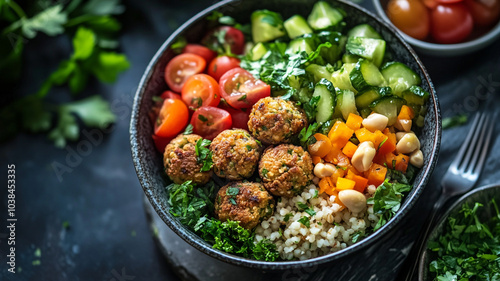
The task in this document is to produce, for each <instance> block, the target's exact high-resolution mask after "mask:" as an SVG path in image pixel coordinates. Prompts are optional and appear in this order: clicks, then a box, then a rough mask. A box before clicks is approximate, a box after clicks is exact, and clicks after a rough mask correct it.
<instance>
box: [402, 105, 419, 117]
mask: <svg viewBox="0 0 500 281" xmlns="http://www.w3.org/2000/svg"><path fill="white" fill-rule="evenodd" d="M413 117H415V113H414V112H413V109H412V108H411V107H409V106H407V105H403V106H402V107H401V111H399V114H398V119H399V120H403V119H407V120H411V119H413Z"/></svg>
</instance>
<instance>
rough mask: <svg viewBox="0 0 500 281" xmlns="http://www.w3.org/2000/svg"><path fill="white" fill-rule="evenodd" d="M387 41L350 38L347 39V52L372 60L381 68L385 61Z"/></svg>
mask: <svg viewBox="0 0 500 281" xmlns="http://www.w3.org/2000/svg"><path fill="white" fill-rule="evenodd" d="M385 45H386V43H385V41H384V40H381V39H373V38H364V37H349V38H348V39H347V44H346V51H348V52H349V53H351V54H354V55H358V56H360V57H362V58H365V59H367V60H370V61H372V62H373V64H375V65H376V66H377V67H380V65H381V64H382V61H383V60H384V54H385Z"/></svg>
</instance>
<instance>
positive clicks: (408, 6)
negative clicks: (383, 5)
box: [387, 0, 430, 40]
mask: <svg viewBox="0 0 500 281" xmlns="http://www.w3.org/2000/svg"><path fill="white" fill-rule="evenodd" d="M387 16H388V17H389V19H390V20H391V22H392V23H393V24H394V25H395V26H396V27H397V28H399V30H401V31H402V32H404V33H406V34H408V35H409V36H411V37H413V38H415V39H419V40H423V39H425V38H426V37H427V35H428V34H429V26H430V21H429V11H428V10H427V8H426V7H425V6H424V4H422V2H420V0H390V1H389V3H388V4H387Z"/></svg>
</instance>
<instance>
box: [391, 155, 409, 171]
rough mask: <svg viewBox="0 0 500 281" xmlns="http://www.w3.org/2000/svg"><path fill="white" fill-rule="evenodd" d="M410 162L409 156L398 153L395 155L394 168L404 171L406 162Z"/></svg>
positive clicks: (406, 165)
mask: <svg viewBox="0 0 500 281" xmlns="http://www.w3.org/2000/svg"><path fill="white" fill-rule="evenodd" d="M409 162H410V157H408V156H407V155H404V154H402V153H399V154H398V155H397V156H396V167H394V169H396V170H398V171H401V172H403V173H406V169H407V168H408V163H409Z"/></svg>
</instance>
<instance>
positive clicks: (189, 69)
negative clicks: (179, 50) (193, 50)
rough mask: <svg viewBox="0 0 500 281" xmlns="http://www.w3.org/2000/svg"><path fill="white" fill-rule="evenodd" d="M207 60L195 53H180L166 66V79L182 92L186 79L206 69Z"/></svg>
mask: <svg viewBox="0 0 500 281" xmlns="http://www.w3.org/2000/svg"><path fill="white" fill-rule="evenodd" d="M206 65H207V62H206V61H205V60H204V59H203V58H202V57H200V56H198V55H194V54H180V55H177V56H175V57H174V58H173V59H171V60H170V61H169V62H168V64H167V67H166V68H165V81H166V82H167V85H168V86H169V87H170V89H171V90H172V91H174V92H180V91H181V90H182V86H184V82H186V80H187V79H188V78H189V77H191V76H193V75H195V74H197V73H201V72H203V70H205V66H206Z"/></svg>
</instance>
